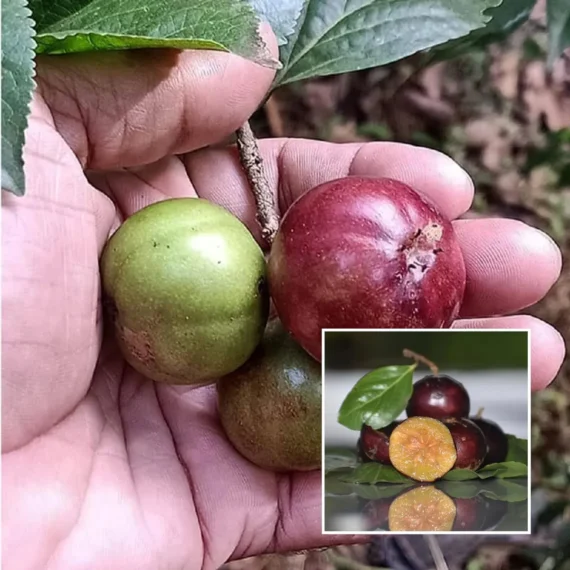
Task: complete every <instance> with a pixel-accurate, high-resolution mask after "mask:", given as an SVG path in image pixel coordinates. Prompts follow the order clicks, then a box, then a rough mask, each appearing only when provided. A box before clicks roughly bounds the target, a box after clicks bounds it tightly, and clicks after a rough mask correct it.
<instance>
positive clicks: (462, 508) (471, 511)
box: [453, 495, 489, 532]
mask: <svg viewBox="0 0 570 570" xmlns="http://www.w3.org/2000/svg"><path fill="white" fill-rule="evenodd" d="M454 500H455V507H456V508H457V515H456V517H455V522H454V523H453V530H460V531H470V532H474V531H479V530H483V527H484V526H485V520H486V518H487V511H488V509H489V507H488V504H487V500H486V499H485V498H484V497H481V496H480V495H476V496H475V497H471V498H469V499H454Z"/></svg>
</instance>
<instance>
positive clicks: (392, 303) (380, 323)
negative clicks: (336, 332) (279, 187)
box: [268, 176, 465, 360]
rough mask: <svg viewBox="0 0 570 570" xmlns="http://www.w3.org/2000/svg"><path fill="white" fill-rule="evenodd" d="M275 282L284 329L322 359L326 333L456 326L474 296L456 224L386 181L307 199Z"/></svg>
mask: <svg viewBox="0 0 570 570" xmlns="http://www.w3.org/2000/svg"><path fill="white" fill-rule="evenodd" d="M268 276H269V290H270V293H271V296H272V298H273V302H274V304H275V308H276V310H277V313H278V314H279V317H280V319H281V321H282V322H283V324H284V325H285V327H286V328H287V329H288V330H289V332H290V333H291V334H292V335H293V336H294V337H295V338H296V339H297V341H298V342H299V344H301V346H303V348H305V350H306V351H307V352H309V353H310V354H311V355H312V356H313V357H315V358H316V359H317V360H320V359H321V330H322V329H323V328H444V327H449V326H450V325H451V323H452V322H453V321H454V320H455V319H456V318H457V316H458V314H459V309H460V305H461V301H462V299H463V293H464V289H465V264H464V261H463V256H462V253H461V250H460V247H459V242H458V240H457V238H456V235H455V233H454V230H453V227H452V225H451V223H450V221H449V220H448V219H447V218H446V217H445V216H443V215H442V214H441V213H440V212H439V211H438V210H437V209H436V207H435V206H434V205H433V204H432V203H431V202H429V201H428V200H427V199H426V198H425V197H423V196H421V195H420V194H418V193H417V192H415V191H414V190H413V189H412V188H410V187H409V186H407V185H406V184H403V183H402V182H398V181H396V180H392V179H387V178H380V179H378V178H365V177H356V176H349V177H346V178H341V179H338V180H333V181H331V182H326V183H324V184H321V185H320V186H317V187H315V188H313V189H311V190H309V191H308V192H307V193H305V194H303V195H302V196H301V197H300V198H298V199H297V200H296V201H295V202H294V203H293V205H292V206H291V207H290V208H289V210H288V211H287V212H286V214H285V216H284V217H283V219H282V222H281V226H280V228H279V231H278V232H277V235H276V237H275V240H274V242H273V245H272V247H271V253H270V256H269V261H268Z"/></svg>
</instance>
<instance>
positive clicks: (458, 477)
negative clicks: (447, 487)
mask: <svg viewBox="0 0 570 570" xmlns="http://www.w3.org/2000/svg"><path fill="white" fill-rule="evenodd" d="M479 478H480V477H479V475H478V474H477V472H476V471H471V470H470V469H452V470H451V471H448V472H447V473H446V474H445V475H444V476H443V477H442V479H444V480H445V481H469V480H471V479H479Z"/></svg>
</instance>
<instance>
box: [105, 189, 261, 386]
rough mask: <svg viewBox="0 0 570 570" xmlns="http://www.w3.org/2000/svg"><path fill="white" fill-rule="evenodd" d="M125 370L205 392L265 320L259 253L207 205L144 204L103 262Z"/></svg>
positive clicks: (236, 362)
mask: <svg viewBox="0 0 570 570" xmlns="http://www.w3.org/2000/svg"><path fill="white" fill-rule="evenodd" d="M101 273H102V279H103V289H104V292H105V294H106V295H107V296H108V298H109V303H108V304H109V305H110V307H111V312H112V315H113V317H114V319H113V320H114V323H115V331H116V336H117V339H118V342H119V346H120V348H121V350H122V352H123V354H124V356H125V359H126V360H127V362H128V363H129V364H130V365H131V366H132V367H133V368H134V369H135V370H137V371H139V372H140V373H141V374H144V375H145V376H147V377H148V378H151V379H153V380H156V381H158V382H168V383H170V384H208V383H212V382H215V381H216V380H217V379H218V378H219V377H220V376H223V375H224V374H228V373H229V372H232V371H234V370H236V369H237V368H239V367H240V366H241V365H242V364H243V363H244V362H246V360H247V359H248V358H249V357H250V356H251V354H252V353H253V351H254V350H255V348H256V346H257V345H258V344H259V342H260V341H261V338H262V336H263V330H264V328H265V324H266V322H267V317H268V313H269V295H268V292H267V287H266V266H265V259H264V256H263V252H262V251H261V248H260V247H259V246H258V245H257V243H256V241H255V240H254V238H253V236H252V235H251V233H250V232H249V231H248V229H247V228H246V227H245V226H244V225H243V224H242V223H241V222H240V221H239V220H238V219H237V218H235V217H234V216H233V215H232V214H230V213H229V212H228V211H226V210H225V209H223V208H221V207H219V206H216V205H214V204H212V203H210V202H208V201H206V200H201V199H198V198H178V199H172V200H165V201H162V202H158V203H156V204H152V205H150V206H147V207H146V208H143V209H142V210H139V211H138V212H137V213H136V214H134V215H133V216H131V217H130V218H128V219H127V220H126V221H125V222H124V223H123V225H122V226H121V227H120V228H119V229H118V230H117V231H116V232H115V233H114V234H113V236H112V237H111V239H110V240H109V242H108V244H107V246H106V248H105V251H104V252H103V256H102V259H101Z"/></svg>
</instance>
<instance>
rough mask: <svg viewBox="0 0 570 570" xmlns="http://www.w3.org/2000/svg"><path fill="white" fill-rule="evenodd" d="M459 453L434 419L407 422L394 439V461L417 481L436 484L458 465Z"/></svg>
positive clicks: (401, 471)
mask: <svg viewBox="0 0 570 570" xmlns="http://www.w3.org/2000/svg"><path fill="white" fill-rule="evenodd" d="M456 459H457V452H456V450H455V444H454V443H453V437H452V436H451V432H450V431H449V429H448V428H447V426H445V425H444V424H443V423H442V422H440V421H439V420H435V419H433V418H422V417H414V418H409V419H407V420H405V421H403V422H402V423H401V424H400V425H399V426H398V427H397V428H396V429H395V430H394V431H393V432H392V435H391V436H390V461H391V462H392V465H393V466H394V467H395V468H396V469H397V470H398V471H399V472H400V473H402V474H403V475H407V476H408V477H411V478H412V479H414V480H416V481H427V482H431V481H435V480H437V479H439V478H441V477H443V476H444V475H445V474H446V473H447V472H448V471H450V470H451V469H452V468H453V466H454V465H455V461H456Z"/></svg>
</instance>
